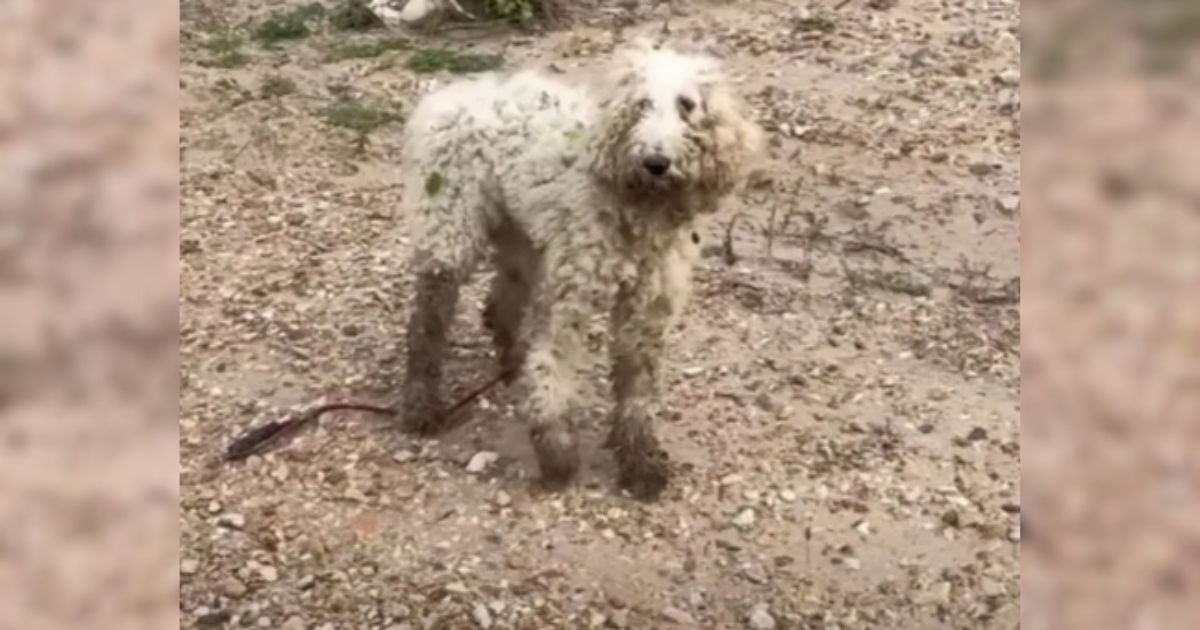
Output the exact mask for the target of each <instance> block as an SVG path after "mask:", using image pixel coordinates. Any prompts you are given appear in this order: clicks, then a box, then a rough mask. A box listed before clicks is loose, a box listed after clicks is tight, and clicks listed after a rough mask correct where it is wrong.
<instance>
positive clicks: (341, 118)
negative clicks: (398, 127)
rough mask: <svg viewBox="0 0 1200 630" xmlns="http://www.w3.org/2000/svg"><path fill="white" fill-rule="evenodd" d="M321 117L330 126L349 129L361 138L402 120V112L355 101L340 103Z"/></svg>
mask: <svg viewBox="0 0 1200 630" xmlns="http://www.w3.org/2000/svg"><path fill="white" fill-rule="evenodd" d="M321 117H322V118H324V119H325V123H326V124H328V125H330V126H333V127H340V128H342V129H347V130H349V131H353V132H355V133H357V134H359V135H360V136H366V135H369V134H370V133H371V132H373V131H375V130H376V129H378V128H380V127H382V126H384V125H387V124H390V123H394V122H398V121H400V120H401V116H400V112H399V111H397V110H395V109H388V108H383V107H374V106H371V105H367V104H365V103H362V102H360V101H354V100H343V101H339V102H337V103H334V104H333V105H330V106H328V107H326V108H324V109H322V110H321Z"/></svg>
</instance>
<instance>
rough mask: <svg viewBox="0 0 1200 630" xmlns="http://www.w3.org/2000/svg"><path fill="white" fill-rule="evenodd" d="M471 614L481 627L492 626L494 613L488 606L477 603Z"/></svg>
mask: <svg viewBox="0 0 1200 630" xmlns="http://www.w3.org/2000/svg"><path fill="white" fill-rule="evenodd" d="M471 616H472V617H473V618H474V619H475V623H476V624H477V625H478V626H479V627H480V628H491V627H492V613H491V611H489V610H488V608H487V606H484V605H483V604H475V608H474V610H472V611H471Z"/></svg>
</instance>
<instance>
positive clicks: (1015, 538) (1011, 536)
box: [1008, 525, 1021, 543]
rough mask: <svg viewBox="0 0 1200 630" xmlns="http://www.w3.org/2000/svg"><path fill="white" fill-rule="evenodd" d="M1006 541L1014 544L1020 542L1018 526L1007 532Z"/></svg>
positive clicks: (1019, 527)
mask: <svg viewBox="0 0 1200 630" xmlns="http://www.w3.org/2000/svg"><path fill="white" fill-rule="evenodd" d="M1008 540H1009V542H1015V543H1019V542H1021V526H1020V525H1017V526H1016V527H1014V528H1012V531H1010V532H1008Z"/></svg>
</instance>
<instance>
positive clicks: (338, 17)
mask: <svg viewBox="0 0 1200 630" xmlns="http://www.w3.org/2000/svg"><path fill="white" fill-rule="evenodd" d="M329 24H330V26H332V27H333V28H335V29H337V30H339V31H369V30H372V29H376V28H380V27H382V26H383V21H382V20H380V19H379V16H378V15H375V13H374V12H373V11H371V9H370V7H368V6H367V3H366V0H346V1H345V2H343V3H342V5H341V6H339V7H338V8H337V9H336V10H334V12H333V15H330V16H329Z"/></svg>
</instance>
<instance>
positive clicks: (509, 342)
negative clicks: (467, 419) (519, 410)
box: [483, 222, 539, 382]
mask: <svg viewBox="0 0 1200 630" xmlns="http://www.w3.org/2000/svg"><path fill="white" fill-rule="evenodd" d="M491 241H492V244H493V248H494V252H495V253H494V254H493V260H494V263H495V267H496V276H495V277H494V278H493V279H492V285H491V289H490V290H489V291H488V296H487V305H486V307H485V308H484V311H483V324H484V327H485V328H487V330H488V331H489V332H490V333H491V335H492V342H493V345H494V346H495V348H496V354H497V356H498V357H499V360H500V370H501V372H502V373H503V374H505V375H506V380H507V381H509V382H511V381H512V380H513V379H515V378H516V376H517V375H518V374H519V373H520V369H521V365H522V364H524V363H525V355H526V354H527V352H528V342H527V338H526V335H525V334H524V330H523V327H524V323H525V317H526V313H527V311H528V310H529V305H530V301H531V300H532V298H533V290H534V284H535V283H536V282H537V275H538V271H539V270H538V260H537V252H536V251H535V250H534V247H533V243H532V242H531V241H530V240H529V237H528V236H526V235H525V234H524V233H522V232H521V231H520V230H518V229H517V228H516V226H514V225H512V224H511V223H508V222H506V223H505V224H504V225H502V226H501V227H500V228H497V229H496V230H493V231H492V234H491Z"/></svg>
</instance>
